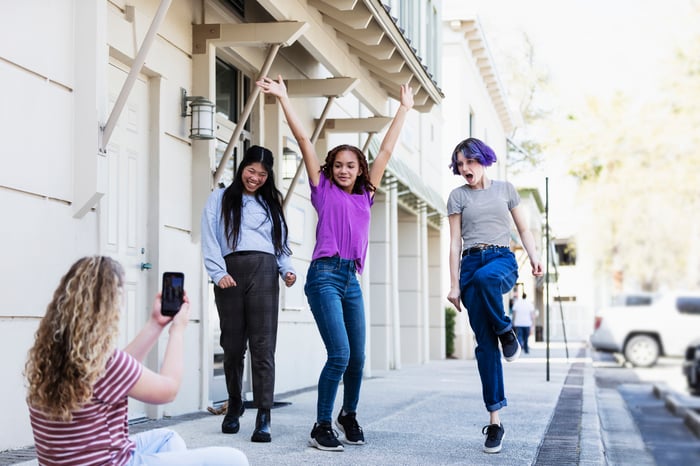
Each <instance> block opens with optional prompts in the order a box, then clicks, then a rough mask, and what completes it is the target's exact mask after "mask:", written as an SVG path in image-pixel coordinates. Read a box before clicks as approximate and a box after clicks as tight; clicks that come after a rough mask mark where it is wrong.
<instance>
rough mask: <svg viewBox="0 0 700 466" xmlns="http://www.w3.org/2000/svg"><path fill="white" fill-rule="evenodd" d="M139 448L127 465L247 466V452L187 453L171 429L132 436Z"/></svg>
mask: <svg viewBox="0 0 700 466" xmlns="http://www.w3.org/2000/svg"><path fill="white" fill-rule="evenodd" d="M130 438H131V440H132V441H133V442H134V443H135V444H136V449H135V450H134V454H133V456H132V457H131V461H129V463H127V466H178V465H182V466H248V458H247V457H246V455H245V453H243V452H242V451H240V450H238V449H236V448H230V447H206V448H194V449H191V450H188V449H187V447H186V446H185V441H184V440H182V437H180V435H178V434H177V432H175V431H172V430H170V429H154V430H149V431H146V432H142V433H140V434H136V435H132V436H131V437H130Z"/></svg>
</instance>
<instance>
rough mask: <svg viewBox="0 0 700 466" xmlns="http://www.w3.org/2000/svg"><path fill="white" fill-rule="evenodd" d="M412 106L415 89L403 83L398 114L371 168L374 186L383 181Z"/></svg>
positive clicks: (370, 174) (370, 177)
mask: <svg viewBox="0 0 700 466" xmlns="http://www.w3.org/2000/svg"><path fill="white" fill-rule="evenodd" d="M411 108H413V89H412V88H411V86H409V85H408V84H403V85H402V86H401V105H399V108H398V109H397V110H396V115H395V116H394V119H393V120H391V125H390V126H389V130H388V131H387V132H386V135H385V136H384V139H383V140H382V144H381V146H379V153H378V154H377V157H376V158H375V159H374V162H372V166H371V167H370V169H369V180H370V182H372V184H373V185H374V186H379V183H380V182H381V181H382V176H384V170H385V169H386V165H387V164H388V163H389V159H390V158H391V154H392V153H393V152H394V147H396V141H398V140H399V134H400V133H401V128H403V124H404V122H405V121H406V114H407V113H408V111H409V110H411Z"/></svg>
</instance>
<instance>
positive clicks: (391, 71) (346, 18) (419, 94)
mask: <svg viewBox="0 0 700 466" xmlns="http://www.w3.org/2000/svg"><path fill="white" fill-rule="evenodd" d="M258 3H259V4H260V5H261V6H262V7H263V8H265V9H266V10H267V11H268V13H269V14H270V15H272V17H273V18H275V20H277V21H299V22H304V23H307V24H308V25H309V26H310V27H309V29H308V30H306V31H305V32H304V34H303V35H302V36H301V37H300V38H299V39H298V42H299V43H300V44H302V46H303V47H304V48H305V49H306V50H307V51H308V52H309V53H310V54H311V55H312V56H313V57H314V58H315V59H316V60H318V62H319V63H321V64H322V65H323V66H324V67H325V68H326V69H328V70H329V71H330V73H332V75H333V76H351V77H354V78H359V79H360V83H359V84H358V86H357V87H356V88H355V89H354V90H353V94H354V95H355V96H356V97H357V98H358V99H359V100H360V101H361V102H362V103H363V104H365V105H366V106H367V108H369V109H370V110H371V111H372V112H373V113H375V114H382V113H383V112H384V111H385V105H384V104H385V101H386V97H387V96H390V97H393V98H395V99H397V100H398V99H399V97H400V95H399V89H400V86H401V85H402V84H410V85H411V86H412V87H413V89H414V94H415V96H414V101H415V105H414V109H415V110H417V111H419V112H428V111H430V110H431V109H432V107H433V105H435V104H440V103H441V102H442V99H443V98H444V94H443V93H442V91H441V90H440V88H439V87H438V85H437V83H436V82H435V81H434V80H433V76H432V75H431V74H430V73H429V72H428V70H427V68H426V67H425V66H424V65H423V63H422V61H421V59H420V57H418V56H417V55H416V51H415V50H414V49H413V48H412V47H411V45H410V42H409V41H408V40H407V38H406V37H405V36H404V34H403V32H402V30H401V29H400V28H399V27H398V25H397V24H396V20H395V19H394V18H393V17H392V16H391V15H390V14H389V12H388V11H387V9H386V8H385V7H384V5H383V4H382V2H381V1H378V0H308V1H307V2H302V1H299V0H287V1H284V2H280V1H275V0H258Z"/></svg>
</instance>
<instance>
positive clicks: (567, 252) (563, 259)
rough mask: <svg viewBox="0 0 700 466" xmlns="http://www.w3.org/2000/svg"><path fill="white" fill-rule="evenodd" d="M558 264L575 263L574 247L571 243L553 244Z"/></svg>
mask: <svg viewBox="0 0 700 466" xmlns="http://www.w3.org/2000/svg"><path fill="white" fill-rule="evenodd" d="M554 250H555V251H556V254H557V259H558V263H559V265H576V248H575V247H574V245H573V244H571V243H561V244H555V245H554Z"/></svg>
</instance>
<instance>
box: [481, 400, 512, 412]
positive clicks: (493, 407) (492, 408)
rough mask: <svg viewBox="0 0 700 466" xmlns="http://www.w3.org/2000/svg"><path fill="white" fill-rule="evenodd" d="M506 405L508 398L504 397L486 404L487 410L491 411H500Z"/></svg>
mask: <svg viewBox="0 0 700 466" xmlns="http://www.w3.org/2000/svg"><path fill="white" fill-rule="evenodd" d="M506 406H508V400H506V399H504V400H503V401H500V402H498V403H495V404H492V405H488V406H486V411H488V412H489V413H491V412H493V411H498V410H499V409H501V408H505V407H506Z"/></svg>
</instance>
